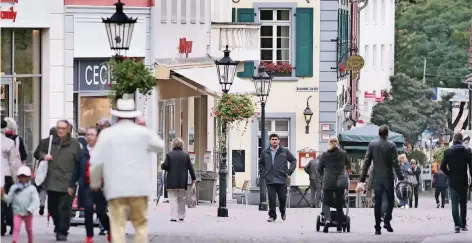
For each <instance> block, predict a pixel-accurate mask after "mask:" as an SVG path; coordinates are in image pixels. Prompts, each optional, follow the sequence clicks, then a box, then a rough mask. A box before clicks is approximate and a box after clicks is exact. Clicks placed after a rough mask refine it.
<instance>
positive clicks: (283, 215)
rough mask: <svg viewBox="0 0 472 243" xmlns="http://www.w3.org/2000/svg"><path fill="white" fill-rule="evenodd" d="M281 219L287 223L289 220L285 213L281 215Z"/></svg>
mask: <svg viewBox="0 0 472 243" xmlns="http://www.w3.org/2000/svg"><path fill="white" fill-rule="evenodd" d="M280 218H282V220H283V221H285V220H286V219H287V214H285V213H283V214H282V215H280Z"/></svg>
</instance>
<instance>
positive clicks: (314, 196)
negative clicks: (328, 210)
mask: <svg viewBox="0 0 472 243" xmlns="http://www.w3.org/2000/svg"><path fill="white" fill-rule="evenodd" d="M320 158H321V154H319V155H318V156H317V157H316V159H312V160H310V162H309V163H308V165H306V166H305V172H306V173H307V174H308V175H310V192H311V204H312V205H311V206H312V207H313V208H319V207H320V198H321V175H320V173H319V172H318V165H319V163H320Z"/></svg>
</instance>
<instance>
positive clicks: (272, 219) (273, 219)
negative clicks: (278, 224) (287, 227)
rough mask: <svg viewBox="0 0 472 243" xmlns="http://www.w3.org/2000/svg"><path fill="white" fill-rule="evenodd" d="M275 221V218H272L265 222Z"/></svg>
mask: <svg viewBox="0 0 472 243" xmlns="http://www.w3.org/2000/svg"><path fill="white" fill-rule="evenodd" d="M274 221H275V218H273V217H269V219H268V220H267V222H274Z"/></svg>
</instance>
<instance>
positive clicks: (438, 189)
mask: <svg viewBox="0 0 472 243" xmlns="http://www.w3.org/2000/svg"><path fill="white" fill-rule="evenodd" d="M433 187H434V197H435V198H436V205H437V208H439V207H441V208H444V203H445V201H446V189H447V175H446V174H444V172H442V170H439V171H438V172H436V173H434V175H433ZM439 195H441V203H439Z"/></svg>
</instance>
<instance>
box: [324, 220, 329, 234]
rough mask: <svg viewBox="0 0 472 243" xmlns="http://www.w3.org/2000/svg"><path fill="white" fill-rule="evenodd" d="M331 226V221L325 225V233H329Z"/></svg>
mask: <svg viewBox="0 0 472 243" xmlns="http://www.w3.org/2000/svg"><path fill="white" fill-rule="evenodd" d="M329 226H331V221H326V222H325V225H324V228H323V232H324V233H328V230H329Z"/></svg>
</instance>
